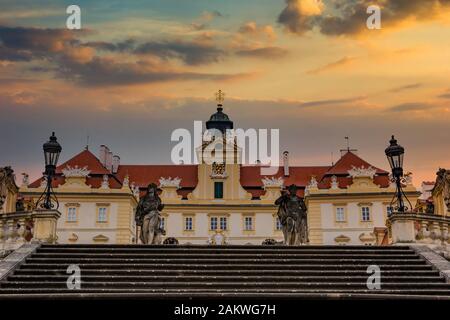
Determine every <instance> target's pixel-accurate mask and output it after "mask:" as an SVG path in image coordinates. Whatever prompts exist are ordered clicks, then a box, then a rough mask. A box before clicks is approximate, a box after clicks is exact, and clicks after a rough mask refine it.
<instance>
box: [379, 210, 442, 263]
mask: <svg viewBox="0 0 450 320" xmlns="http://www.w3.org/2000/svg"><path fill="white" fill-rule="evenodd" d="M388 226H389V235H390V238H391V242H392V244H394V245H401V244H417V245H424V246H427V247H429V248H430V249H432V250H433V251H435V252H437V253H439V254H440V255H442V256H444V257H445V258H447V259H448V260H450V236H449V228H450V217H449V216H442V215H434V214H421V213H393V214H392V215H391V216H390V217H389V219H388Z"/></svg>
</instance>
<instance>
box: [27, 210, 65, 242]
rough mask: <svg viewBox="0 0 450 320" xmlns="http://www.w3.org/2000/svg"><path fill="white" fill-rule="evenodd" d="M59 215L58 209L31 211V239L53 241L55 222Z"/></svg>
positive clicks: (54, 240)
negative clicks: (32, 222) (32, 223)
mask: <svg viewBox="0 0 450 320" xmlns="http://www.w3.org/2000/svg"><path fill="white" fill-rule="evenodd" d="M60 216H61V212H59V211H58V210H36V211H35V212H33V221H34V227H33V230H34V232H33V241H36V242H45V243H55V242H56V223H57V221H58V218H59V217H60Z"/></svg>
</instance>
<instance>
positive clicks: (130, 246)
mask: <svg viewBox="0 0 450 320" xmlns="http://www.w3.org/2000/svg"><path fill="white" fill-rule="evenodd" d="M41 248H42V249H47V248H56V249H65V248H69V249H72V248H75V249H80V248H83V249H94V248H125V249H162V250H173V249H176V250H178V249H185V248H186V249H189V250H192V249H201V250H220V251H224V250H230V249H231V250H233V249H240V250H273V249H276V250H327V249H328V250H329V249H333V250H334V249H345V250H383V251H404V250H411V249H410V248H409V247H406V246H405V247H403V246H360V245H359V246H358V245H346V246H337V245H307V246H296V247H287V246H283V245H279V246H278V245H277V246H261V245H226V246H207V245H141V244H42V246H41Z"/></svg>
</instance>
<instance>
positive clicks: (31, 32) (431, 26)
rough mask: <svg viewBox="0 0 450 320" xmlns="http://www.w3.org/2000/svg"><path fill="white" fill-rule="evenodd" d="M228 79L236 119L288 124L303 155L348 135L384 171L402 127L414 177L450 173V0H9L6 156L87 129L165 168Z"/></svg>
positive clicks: (247, 123)
mask: <svg viewBox="0 0 450 320" xmlns="http://www.w3.org/2000/svg"><path fill="white" fill-rule="evenodd" d="M71 4H77V5H79V6H80V7H81V11H82V12H81V20H82V29H81V30H68V29H66V18H67V16H68V15H67V14H66V7H67V6H68V5H71ZM371 4H379V5H380V6H381V7H382V29H381V30H369V29H367V28H366V19H367V17H368V14H367V13H366V9H367V7H368V6H369V5H371ZM218 89H222V90H223V91H225V92H226V100H225V103H224V112H226V113H227V114H228V115H229V116H230V118H231V119H232V120H233V121H234V123H235V127H238V128H245V129H246V128H269V129H270V128H279V129H280V136H281V151H282V150H289V151H290V154H291V157H292V160H291V163H292V164H295V165H329V164H330V163H331V161H332V159H334V161H337V159H338V158H339V149H342V148H343V147H345V146H346V141H345V139H344V137H346V136H348V137H350V144H351V147H352V148H355V149H358V154H359V155H360V156H361V157H363V158H364V159H365V160H367V161H368V162H370V163H372V164H373V165H375V166H378V167H381V168H384V169H387V168H388V163H387V160H386V158H385V155H384V149H385V148H386V146H387V144H388V141H389V139H390V136H391V135H392V134H395V135H396V137H397V138H398V140H399V143H400V144H402V145H403V146H404V147H405V148H406V157H405V170H406V171H412V172H413V174H414V182H415V185H416V186H420V183H421V182H422V181H423V180H434V179H435V172H436V171H437V169H438V168H439V167H446V168H447V169H449V168H450V1H449V0H379V1H375V0H373V1H369V0H347V1H343V0H333V1H332V0H329V1H327V0H245V1H237V0H129V1H116V0H98V1H97V0H96V1H87V0H86V1H79V0H75V1H49V0H45V1H34V0H25V1H24V0H0V166H5V165H11V166H12V167H13V169H14V170H15V172H16V175H17V176H20V173H22V172H28V173H30V174H31V175H32V178H36V177H37V176H38V175H39V173H40V171H42V169H43V155H42V149H41V148H42V143H43V142H45V141H46V140H47V139H48V136H49V135H50V134H51V131H56V135H57V136H58V139H59V141H60V143H61V144H62V146H63V153H62V155H61V160H62V161H64V160H67V159H68V158H70V157H72V156H73V155H75V154H76V153H78V152H79V151H81V150H82V149H83V148H84V146H85V145H86V137H87V136H88V135H89V137H90V139H89V145H90V149H91V150H92V151H93V152H94V153H96V154H97V150H98V146H99V145H100V144H106V145H108V146H109V147H110V148H111V149H112V151H113V152H114V153H115V154H118V155H120V156H121V160H122V162H124V163H130V164H132V163H135V164H150V163H155V164H156V163H169V162H170V151H171V148H172V147H173V145H174V144H173V143H172V142H171V141H170V135H171V133H172V131H173V130H174V129H176V128H187V129H190V130H192V129H193V121H194V120H203V121H206V120H208V118H209V116H210V115H211V114H212V113H213V112H214V111H215V101H214V92H216V91H217V90H218ZM332 153H333V156H332ZM18 180H20V179H18ZM18 183H20V181H18Z"/></svg>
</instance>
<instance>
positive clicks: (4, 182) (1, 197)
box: [0, 167, 15, 211]
mask: <svg viewBox="0 0 450 320" xmlns="http://www.w3.org/2000/svg"><path fill="white" fill-rule="evenodd" d="M14 181H15V179H14V170H13V169H11V167H4V168H0V211H1V210H2V209H3V205H4V204H5V202H6V197H7V196H8V193H9V190H11V189H12V186H15V182H14Z"/></svg>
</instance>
